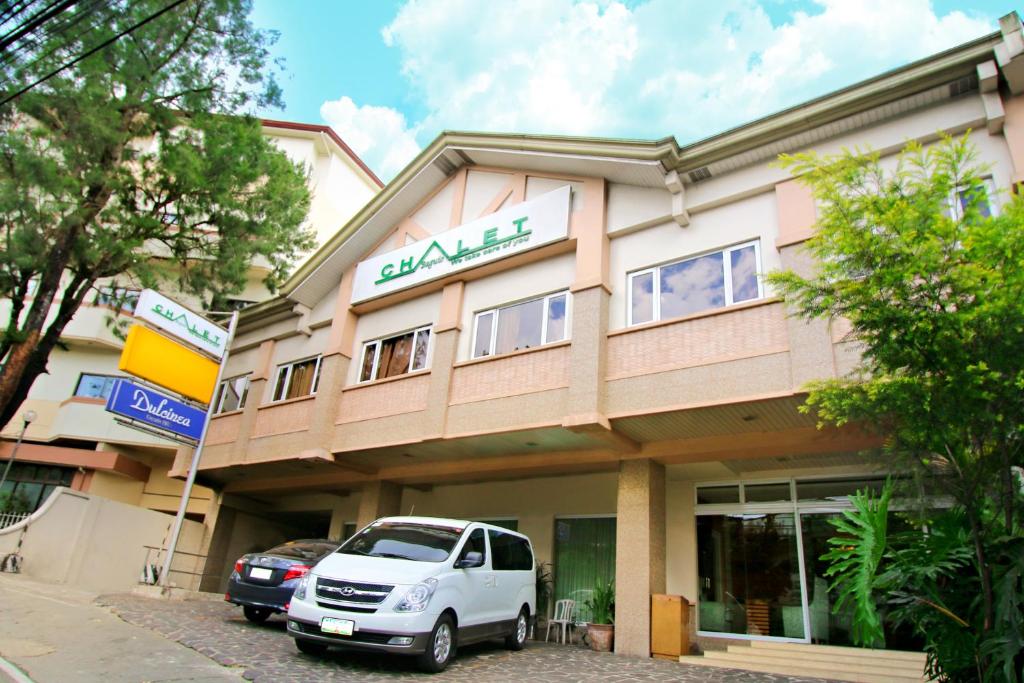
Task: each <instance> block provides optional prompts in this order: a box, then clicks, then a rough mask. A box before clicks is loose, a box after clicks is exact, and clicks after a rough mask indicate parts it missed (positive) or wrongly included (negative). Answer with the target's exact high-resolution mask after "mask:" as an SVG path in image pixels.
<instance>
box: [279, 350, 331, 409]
mask: <svg viewBox="0 0 1024 683" xmlns="http://www.w3.org/2000/svg"><path fill="white" fill-rule="evenodd" d="M319 382H320V356H317V357H316V358H309V359H307V360H299V361H295V362H294V363H289V364H288V365H282V366H281V367H279V368H278V369H277V378H276V380H275V382H274V398H273V400H275V401H284V400H287V399H289V398H298V397H300V396H308V395H310V394H315V393H316V390H317V385H318V384H319Z"/></svg>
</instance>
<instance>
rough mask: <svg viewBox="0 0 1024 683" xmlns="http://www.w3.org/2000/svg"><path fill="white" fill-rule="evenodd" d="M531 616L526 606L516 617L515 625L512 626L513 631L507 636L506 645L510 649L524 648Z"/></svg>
mask: <svg viewBox="0 0 1024 683" xmlns="http://www.w3.org/2000/svg"><path fill="white" fill-rule="evenodd" d="M529 623H530V616H529V614H528V613H527V612H526V608H525V607H524V608H523V609H522V610H520V612H519V616H518V617H516V622H515V625H513V626H512V633H509V634H508V635H507V636H505V647H506V648H508V649H509V650H517V651H518V650H522V649H523V647H524V646H525V645H526V631H527V629H528V628H529Z"/></svg>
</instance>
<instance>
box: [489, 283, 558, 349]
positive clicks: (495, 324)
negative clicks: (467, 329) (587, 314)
mask: <svg viewBox="0 0 1024 683" xmlns="http://www.w3.org/2000/svg"><path fill="white" fill-rule="evenodd" d="M568 317H569V293H568V292H558V293H557V294H551V295H549V296H543V297H540V298H539V299H531V300H530V301H523V302H521V303H518V304H511V305H509V306H503V307H501V308H492V309H491V310H489V311H481V312H480V313H477V314H476V332H475V334H474V335H473V358H482V357H483V356H493V355H495V354H499V353H509V352H510V351H516V350H518V349H532V348H535V347H537V346H541V345H542V344H551V343H552V342H557V341H562V340H564V339H567V338H568V336H569V325H568V322H567V320H568Z"/></svg>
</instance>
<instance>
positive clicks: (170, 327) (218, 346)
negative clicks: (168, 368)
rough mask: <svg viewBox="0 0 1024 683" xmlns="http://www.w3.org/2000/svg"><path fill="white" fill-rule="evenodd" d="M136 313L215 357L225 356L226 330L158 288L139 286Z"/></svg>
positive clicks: (136, 315)
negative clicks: (141, 287)
mask: <svg viewBox="0 0 1024 683" xmlns="http://www.w3.org/2000/svg"><path fill="white" fill-rule="evenodd" d="M135 317H136V318H140V319H142V320H145V321H146V322H147V323H150V324H151V325H154V326H156V327H158V328H160V329H161V330H163V331H164V332H167V333H169V334H171V335H173V336H175V337H177V338H178V339H180V340H182V341H183V342H185V343H186V344H191V345H192V346H195V347H196V348H199V349H201V350H203V351H205V352H207V353H209V354H210V355H212V356H213V357H214V358H217V359H221V358H223V357H224V351H225V349H226V343H227V338H228V332H227V330H225V329H224V328H223V327H221V326H220V325H215V324H213V323H212V322H210V321H209V320H207V319H206V318H204V317H202V316H201V315H199V314H197V313H193V312H192V311H190V310H189V309H187V308H185V307H184V306H182V305H181V304H179V303H178V302H177V301H174V300H173V299H168V298H167V297H166V296H164V295H162V294H160V293H159V292H156V291H154V290H152V289H144V290H142V294H141V295H139V303H138V304H137V305H136V306H135Z"/></svg>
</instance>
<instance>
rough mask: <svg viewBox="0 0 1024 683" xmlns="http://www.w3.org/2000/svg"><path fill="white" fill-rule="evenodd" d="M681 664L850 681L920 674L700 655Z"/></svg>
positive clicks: (917, 679)
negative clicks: (737, 660)
mask: <svg viewBox="0 0 1024 683" xmlns="http://www.w3.org/2000/svg"><path fill="white" fill-rule="evenodd" d="M679 662H680V663H681V664H691V665H694V666H706V667H711V668H715V669H734V670H740V671H756V672H758V673H768V674H778V675H781V676H800V677H802V678H824V679H829V680H833V681H849V682H850V683H921V680H922V677H921V676H900V675H894V674H892V673H887V674H885V675H879V674H857V673H847V672H843V671H836V670H835V668H830V667H820V666H800V665H798V664H792V665H782V664H778V663H773V662H763V661H755V662H753V663H750V664H743V665H739V664H737V663H735V662H729V661H726V660H722V659H709V658H707V657H700V656H689V655H687V656H683V657H680V658H679Z"/></svg>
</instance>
